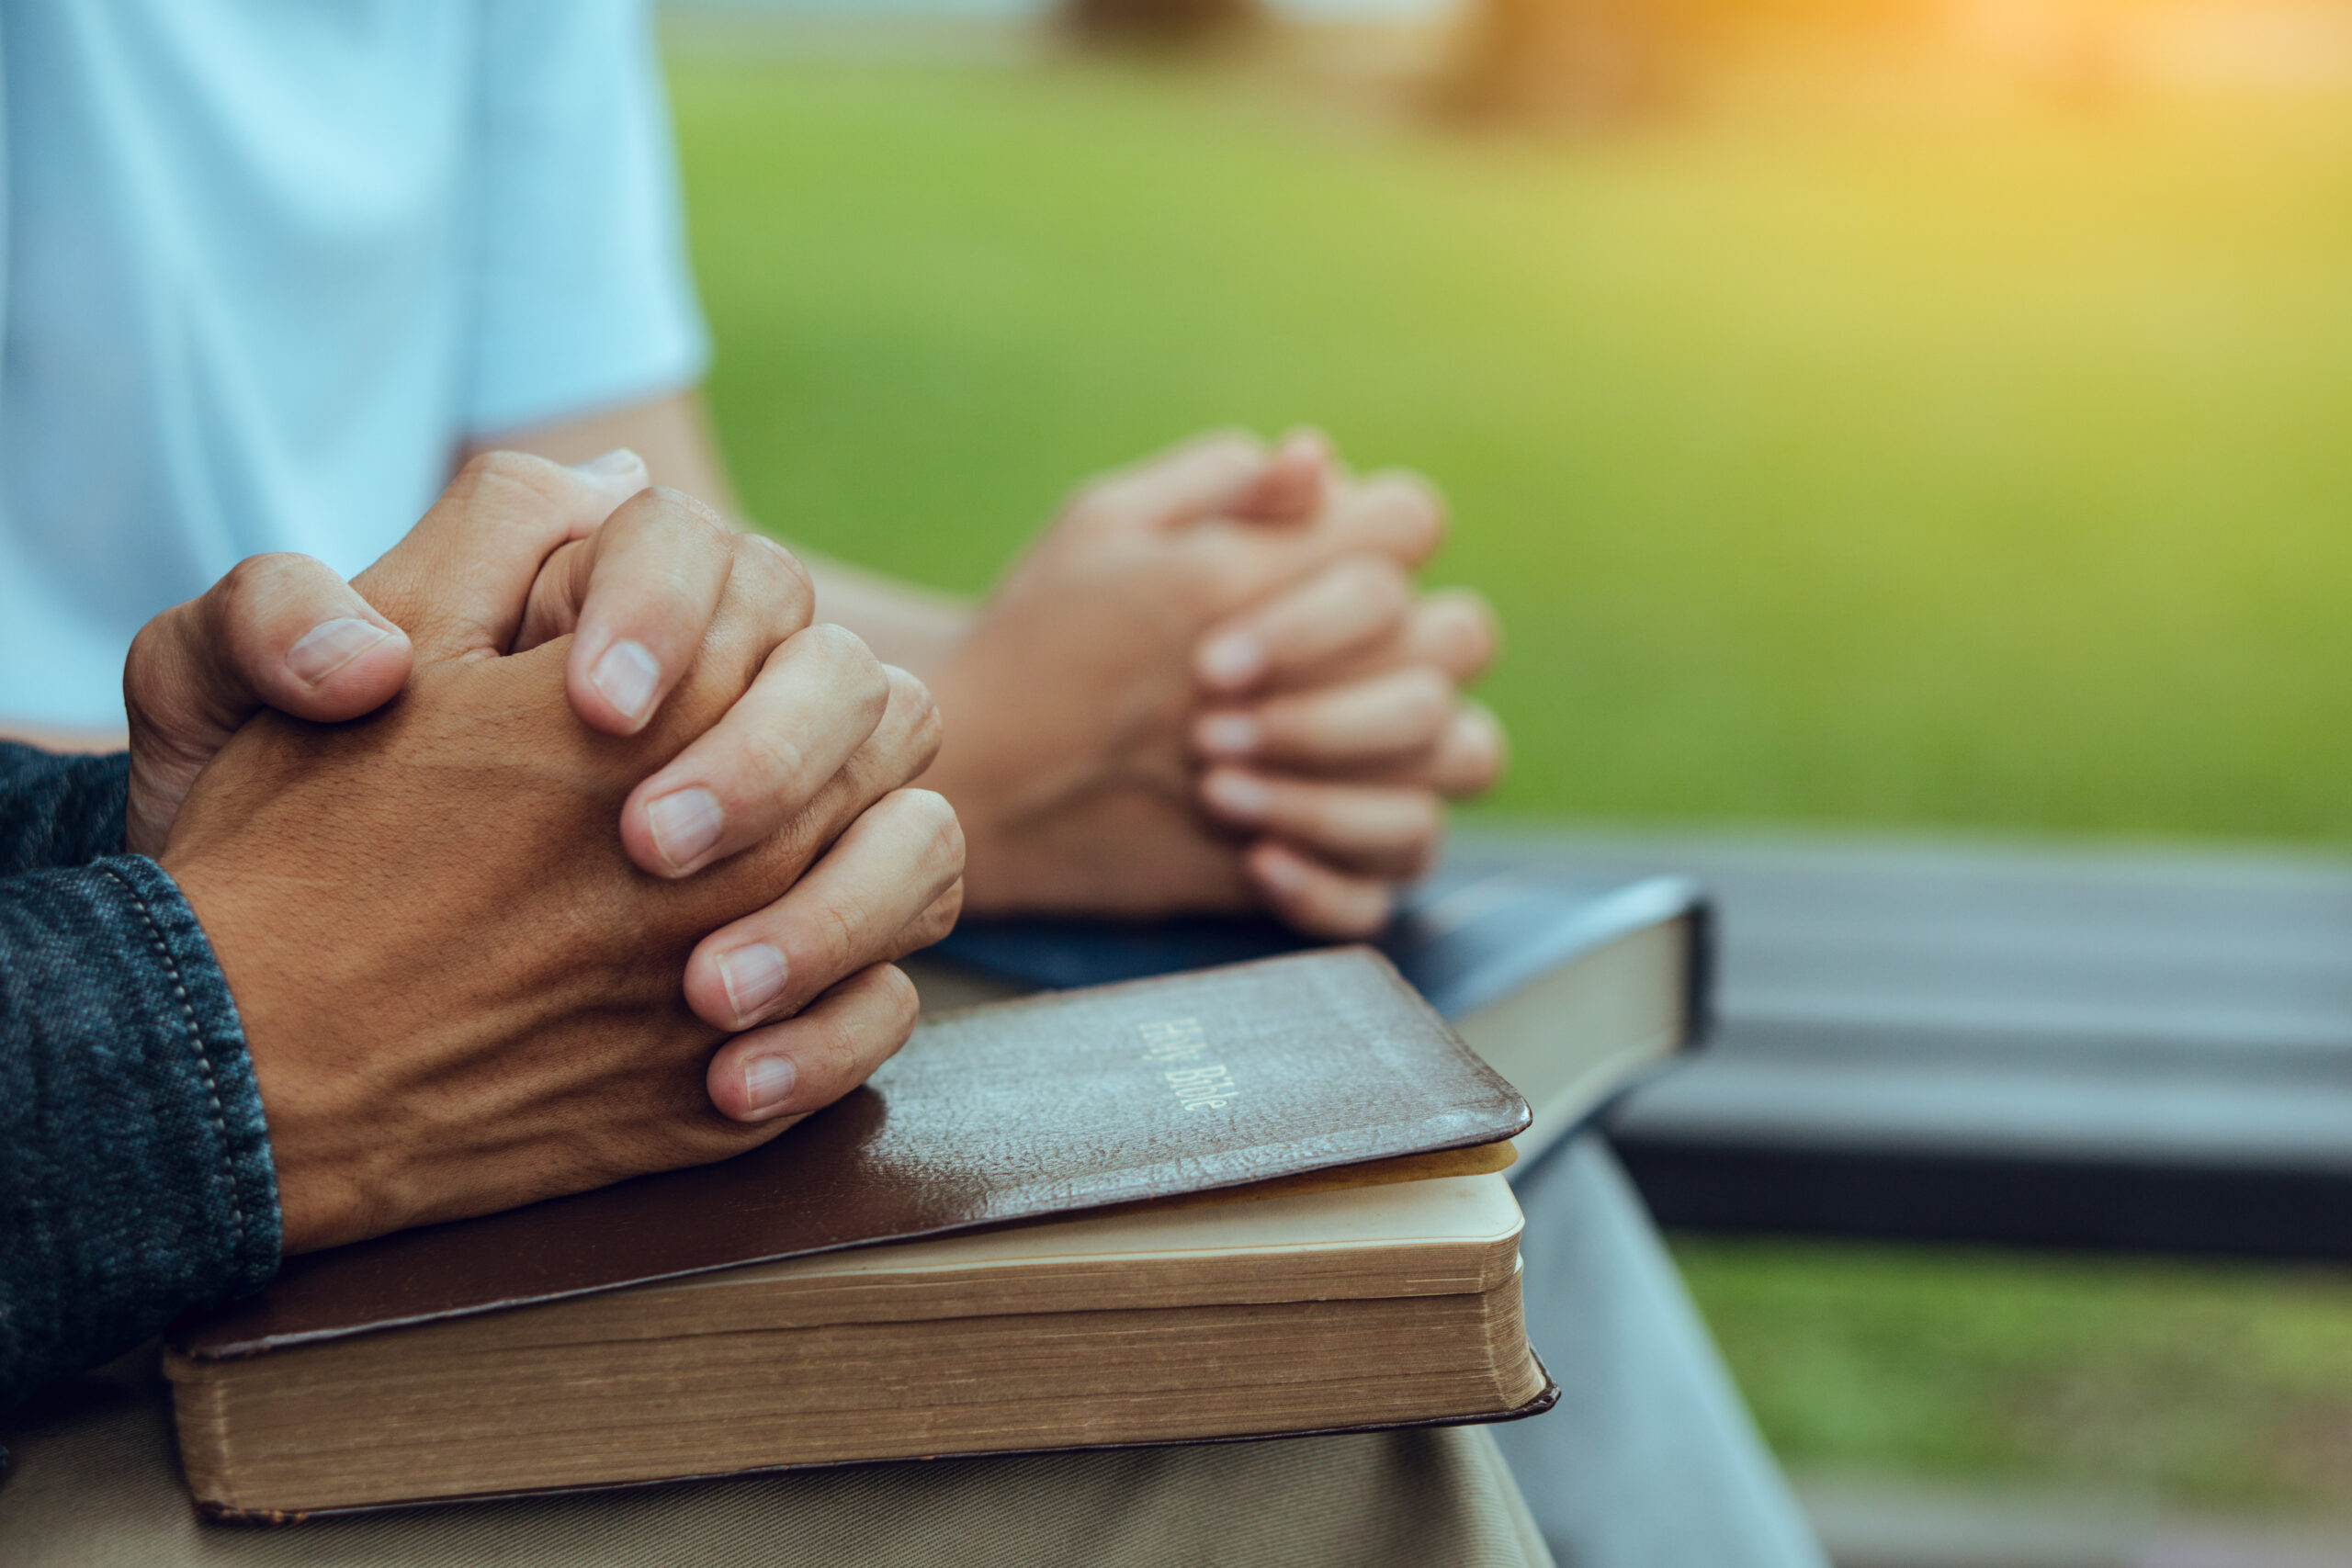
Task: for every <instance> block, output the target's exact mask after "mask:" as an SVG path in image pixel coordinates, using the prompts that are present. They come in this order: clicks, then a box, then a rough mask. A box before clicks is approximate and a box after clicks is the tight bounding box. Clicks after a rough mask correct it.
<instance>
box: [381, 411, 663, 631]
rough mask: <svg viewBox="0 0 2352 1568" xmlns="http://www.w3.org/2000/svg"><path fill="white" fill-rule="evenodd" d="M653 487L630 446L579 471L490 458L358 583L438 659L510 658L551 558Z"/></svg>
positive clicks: (507, 455)
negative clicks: (536, 584) (535, 588)
mask: <svg viewBox="0 0 2352 1568" xmlns="http://www.w3.org/2000/svg"><path fill="white" fill-rule="evenodd" d="M645 485H646V472H645V463H644V460H643V459H641V458H640V457H638V455H637V454H636V453H634V452H631V451H629V450H628V449H627V448H626V447H622V448H616V449H615V450H614V451H611V452H607V453H605V455H604V456H603V457H596V458H592V459H590V460H589V461H588V462H585V463H582V464H578V465H576V466H574V467H571V468H565V467H564V466H563V465H561V464H560V463H555V462H550V461H549V460H548V459H547V458H545V457H533V456H531V455H529V454H527V453H523V452H484V453H482V454H481V455H480V456H478V457H474V458H473V459H472V460H471V461H469V462H468V463H467V464H466V466H465V467H464V468H461V469H459V470H458V475H457V477H456V478H455V479H451V480H450V481H449V488H448V489H447V490H445V491H442V492H441V498H440V499H439V500H438V501H436V502H434V503H433V509H432V510H431V511H429V512H427V513H425V514H424V519H423V521H421V522H419V523H418V524H417V525H416V526H415V527H413V528H412V529H410V530H409V532H408V534H407V536H405V537H403V538H402V539H401V541H400V543H398V544H396V545H394V546H393V547H391V548H390V549H389V550H387V551H385V552H384V555H383V558H382V559H380V560H379V561H377V562H376V564H375V565H373V566H371V567H369V568H368V570H365V571H363V572H361V573H360V574H359V575H358V576H357V577H356V578H355V579H353V581H354V583H355V584H356V586H357V588H358V589H359V591H360V592H362V593H364V594H366V595H367V597H368V602H369V603H370V604H375V605H376V606H377V607H379V609H381V610H382V611H383V612H384V614H386V615H390V617H391V618H392V619H393V620H394V621H396V622H398V623H399V624H400V625H401V626H402V627H404V628H405V629H406V630H407V632H408V634H409V636H410V637H413V638H414V639H415V642H416V647H417V650H418V653H419V655H420V657H422V658H424V659H425V660H428V661H431V660H443V659H456V658H459V657H463V656H466V655H471V654H481V653H504V652H506V651H507V650H508V649H510V648H512V647H513V645H514V642H515V637H516V635H517V633H519V632H520V631H521V630H522V627H523V622H524V615H525V612H526V609H527V608H528V605H529V603H530V598H531V587H532V584H533V583H534V582H536V581H537V580H538V575H539V571H540V570H541V569H542V568H543V567H545V566H546V565H547V563H548V558H549V557H551V556H553V555H554V554H555V552H556V551H557V550H559V549H560V548H562V547H563V546H564V545H565V544H567V543H569V542H570V541H571V540H574V539H584V538H586V537H587V536H589V535H591V534H593V533H594V532H595V531H596V529H597V528H598V526H599V525H602V524H603V523H604V521H605V518H607V517H609V516H611V515H612V513H613V511H614V509H615V508H616V507H617V506H619V505H620V504H621V503H622V502H625V501H627V500H628V499H629V497H631V496H633V495H635V494H636V493H637V492H638V491H641V490H643V489H644V488H645Z"/></svg>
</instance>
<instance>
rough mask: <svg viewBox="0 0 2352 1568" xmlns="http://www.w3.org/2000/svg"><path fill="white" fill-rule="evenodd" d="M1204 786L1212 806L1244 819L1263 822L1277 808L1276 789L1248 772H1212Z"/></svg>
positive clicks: (1228, 815) (1231, 815)
mask: <svg viewBox="0 0 2352 1568" xmlns="http://www.w3.org/2000/svg"><path fill="white" fill-rule="evenodd" d="M1201 788H1202V791H1203V792H1204V794H1206V795H1208V797H1209V804H1210V805H1211V806H1214V807H1216V808H1217V809H1218V810H1219V811H1222V812H1224V813H1225V814H1226V815H1227V817H1234V818H1240V819H1241V820H1242V821H1244V822H1262V821H1264V820H1265V819H1266V816H1267V814H1268V813H1269V812H1271V811H1272V809H1273V805H1274V792H1273V791H1272V790H1270V789H1268V788H1267V787H1266V785H1265V784H1264V782H1263V781H1262V780H1259V779H1254V778H1252V777H1250V775H1249V774H1248V773H1211V774H1210V775H1209V776H1208V777H1207V778H1206V779H1205V780H1204V781H1202V784H1201Z"/></svg>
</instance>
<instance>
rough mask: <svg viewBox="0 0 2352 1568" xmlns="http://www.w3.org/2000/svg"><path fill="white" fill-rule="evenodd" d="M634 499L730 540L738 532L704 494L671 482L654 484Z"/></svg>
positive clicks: (669, 518)
mask: <svg viewBox="0 0 2352 1568" xmlns="http://www.w3.org/2000/svg"><path fill="white" fill-rule="evenodd" d="M634 499H635V502H636V504H637V506H638V507H639V508H646V509H650V510H652V511H653V512H654V513H657V514H659V515H660V516H661V517H662V518H663V519H664V520H665V521H671V522H680V523H685V524H689V525H693V526H695V527H697V528H700V529H702V530H704V531H705V532H707V533H711V534H716V535H718V537H720V538H721V539H725V540H729V541H730V542H731V541H732V540H733V538H734V536H735V530H734V529H732V528H729V526H728V525H727V519H726V518H724V517H721V516H720V515H719V514H718V508H717V507H715V506H713V505H711V504H710V503H709V502H707V501H705V500H703V499H702V498H701V497H700V496H697V495H689V494H687V493H686V492H685V491H682V490H672V489H671V488H670V487H669V486H667V485H654V486H651V487H650V488H649V489H646V490H644V491H639V493H638V495H637V496H636V497H635V498H634Z"/></svg>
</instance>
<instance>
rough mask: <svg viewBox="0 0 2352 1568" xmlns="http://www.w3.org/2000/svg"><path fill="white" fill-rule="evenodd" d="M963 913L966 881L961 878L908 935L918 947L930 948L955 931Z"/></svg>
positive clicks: (948, 887)
mask: <svg viewBox="0 0 2352 1568" xmlns="http://www.w3.org/2000/svg"><path fill="white" fill-rule="evenodd" d="M963 913H964V879H963V878H962V877H960V876H959V877H957V878H956V880H955V881H954V882H952V883H950V884H949V885H948V886H947V891H946V892H944V893H942V894H941V895H940V896H939V897H937V898H936V899H934V900H933V902H932V905H931V908H927V909H925V910H924V911H923V912H922V915H921V916H919V917H918V918H917V919H916V920H915V923H914V928H913V930H912V931H910V932H909V933H908V937H909V940H910V942H912V943H913V945H914V946H916V947H929V946H930V945H931V944H932V943H933V942H937V941H938V940H939V939H940V938H942V937H944V936H945V935H946V934H947V933H948V932H949V931H954V930H955V929H956V920H957V919H960V918H961V917H962V915H963Z"/></svg>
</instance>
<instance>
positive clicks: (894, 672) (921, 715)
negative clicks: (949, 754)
mask: <svg viewBox="0 0 2352 1568" xmlns="http://www.w3.org/2000/svg"><path fill="white" fill-rule="evenodd" d="M883 669H884V671H886V673H887V675H888V681H889V686H888V691H889V699H888V704H889V705H888V709H887V715H886V717H885V719H884V723H885V725H886V726H887V727H888V728H891V729H893V730H894V731H896V733H895V734H894V736H893V738H892V750H893V754H894V755H896V756H899V757H900V758H902V759H904V760H907V761H911V762H913V764H914V766H915V768H916V771H918V772H920V771H921V770H922V768H926V767H929V766H930V765H931V759H932V758H933V757H934V756H936V755H938V753H939V742H940V738H941V737H942V735H943V734H944V731H945V728H946V723H945V720H944V719H943V718H942V717H941V716H940V712H939V702H938V699H937V698H935V697H933V695H932V694H931V688H930V687H929V686H926V685H924V684H923V683H922V681H921V680H920V679H918V678H917V677H915V676H914V675H912V674H910V673H909V672H908V671H904V670H901V669H899V667H898V666H897V665H895V664H890V665H885V666H883Z"/></svg>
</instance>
